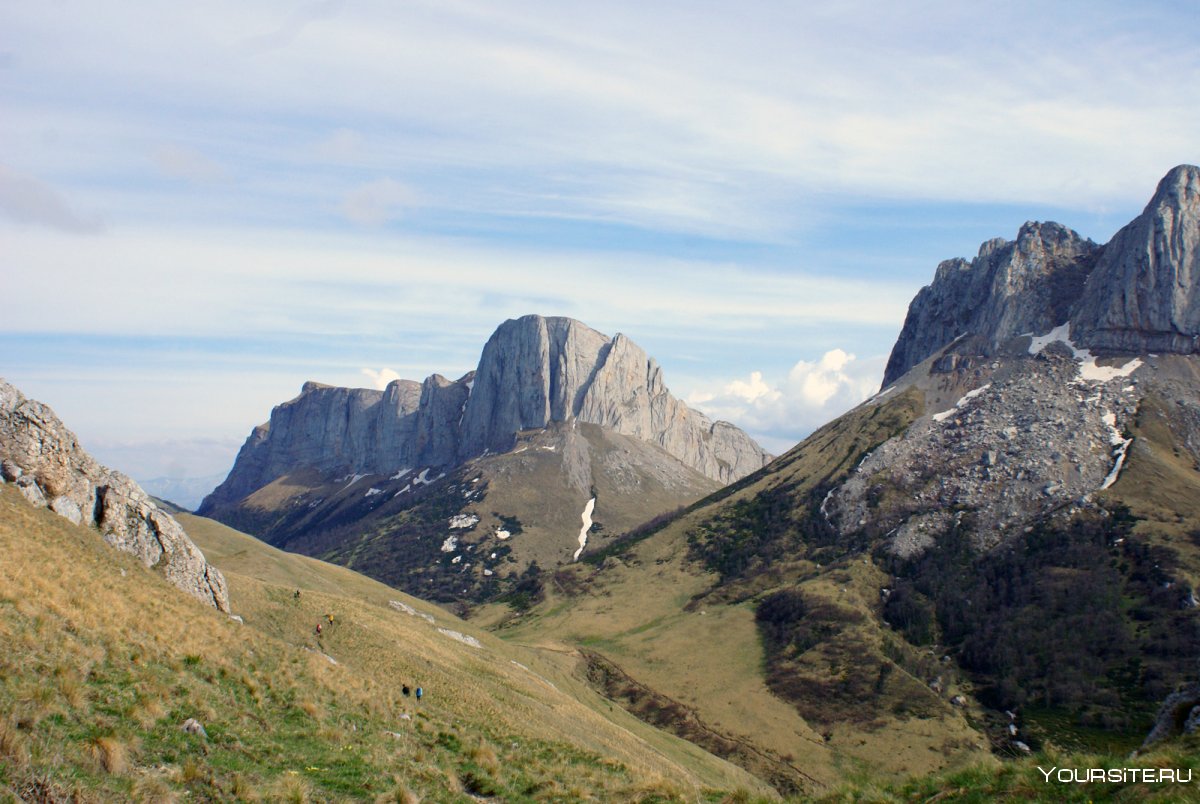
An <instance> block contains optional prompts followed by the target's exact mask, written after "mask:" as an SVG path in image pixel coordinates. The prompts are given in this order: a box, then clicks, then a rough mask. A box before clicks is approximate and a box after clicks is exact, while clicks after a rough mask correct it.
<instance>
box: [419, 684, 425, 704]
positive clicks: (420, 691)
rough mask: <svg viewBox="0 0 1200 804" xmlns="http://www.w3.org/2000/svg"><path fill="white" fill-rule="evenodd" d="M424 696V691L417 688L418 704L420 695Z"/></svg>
mask: <svg viewBox="0 0 1200 804" xmlns="http://www.w3.org/2000/svg"><path fill="white" fill-rule="evenodd" d="M424 694H425V691H424V690H422V689H421V688H420V687H417V701H418V702H420V700H421V696H422V695H424Z"/></svg>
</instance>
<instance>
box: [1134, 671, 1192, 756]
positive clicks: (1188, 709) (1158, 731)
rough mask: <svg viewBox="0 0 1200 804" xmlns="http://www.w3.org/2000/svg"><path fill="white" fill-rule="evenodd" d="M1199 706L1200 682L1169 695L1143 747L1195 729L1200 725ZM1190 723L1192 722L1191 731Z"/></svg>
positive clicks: (1160, 708)
mask: <svg viewBox="0 0 1200 804" xmlns="http://www.w3.org/2000/svg"><path fill="white" fill-rule="evenodd" d="M1198 708H1200V684H1195V685H1192V686H1191V687H1188V688H1186V689H1182V690H1179V691H1178V692H1173V693H1171V694H1170V695H1168V696H1167V699H1166V700H1165V701H1163V703H1162V706H1160V707H1159V709H1158V716H1157V717H1156V718H1155V720H1154V726H1153V728H1151V729H1150V733H1149V734H1147V735H1146V739H1145V741H1144V742H1143V743H1142V749H1145V748H1147V747H1149V746H1151V745H1153V744H1154V743H1157V742H1159V741H1160V740H1165V739H1167V738H1169V737H1178V736H1179V735H1180V734H1185V733H1191V731H1195V730H1196V728H1197V725H1198V723H1197V721H1200V716H1198V715H1197V711H1196V710H1197V709H1198ZM1189 724H1191V730H1190V731H1189V729H1188V725H1189ZM1139 750H1141V749H1139Z"/></svg>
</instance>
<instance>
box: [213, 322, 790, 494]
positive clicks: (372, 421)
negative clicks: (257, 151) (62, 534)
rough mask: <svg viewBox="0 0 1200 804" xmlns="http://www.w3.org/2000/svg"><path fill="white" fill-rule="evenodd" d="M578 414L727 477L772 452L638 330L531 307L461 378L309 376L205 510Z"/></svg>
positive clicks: (386, 468) (492, 442)
mask: <svg viewBox="0 0 1200 804" xmlns="http://www.w3.org/2000/svg"><path fill="white" fill-rule="evenodd" d="M573 420H578V421H579V422H583V423H588V424H597V425H600V426H601V427H606V428H608V429H610V430H612V431H614V432H616V433H619V434H621V435H626V436H633V437H634V438H638V439H641V440H643V441H648V442H650V443H653V444H655V445H657V446H658V447H660V448H661V449H663V450H665V451H666V452H667V453H668V454H670V455H671V456H673V457H675V458H677V459H678V460H680V461H681V462H683V463H684V464H685V465H687V466H689V467H691V468H692V469H695V470H696V471H699V472H700V473H701V474H703V475H705V476H707V477H709V478H711V479H713V480H718V481H720V482H723V483H728V482H732V481H734V480H737V479H739V478H741V477H743V476H745V475H747V474H749V473H750V472H753V471H755V470H757V469H760V468H761V467H762V466H763V465H764V464H765V463H766V462H767V460H769V458H770V456H769V455H767V453H766V452H764V451H763V450H762V448H761V447H759V446H758V445H757V444H755V443H754V441H753V440H752V439H751V438H750V437H749V436H748V435H746V434H745V433H744V432H742V431H741V430H739V429H738V428H736V427H733V426H732V425H730V426H722V427H718V426H717V425H716V424H714V423H713V422H711V421H710V420H709V419H708V418H707V417H706V416H704V415H703V414H701V413H698V412H697V411H693V410H691V409H690V408H688V407H687V406H686V405H685V404H684V403H683V402H681V401H679V400H678V399H675V397H673V396H671V394H670V392H669V391H668V390H667V387H666V385H665V384H664V382H663V379H662V370H661V368H660V367H659V365H658V363H657V362H656V361H655V360H654V359H653V358H651V357H649V356H648V355H647V354H646V352H645V351H644V350H643V349H642V348H641V347H640V346H638V345H637V344H636V343H634V342H633V341H632V340H630V339H629V338H628V337H626V336H624V335H617V336H616V337H614V338H610V337H609V336H607V335H605V334H603V333H601V332H597V331H596V330H594V329H592V328H591V327H589V326H587V325H586V324H584V323H582V322H580V321H576V320H575V319H573V318H567V317H564V316H541V315H525V316H522V317H520V318H516V319H509V320H507V321H505V322H504V323H502V324H501V325H500V326H499V327H497V328H496V330H495V332H494V333H492V336H491V337H490V338H489V339H488V341H487V344H486V345H485V346H484V347H483V353H482V355H481V356H480V359H479V365H478V368H477V369H476V370H475V371H473V372H468V373H467V374H465V375H463V376H462V377H461V378H459V379H458V380H453V381H451V380H448V379H446V378H445V377H443V376H442V375H440V374H434V375H431V376H430V377H428V378H426V380H425V381H424V382H423V383H415V382H413V381H411V380H396V381H393V382H392V383H390V384H389V385H388V387H387V389H386V391H384V392H380V391H375V390H369V389H348V388H336V387H333V386H328V385H323V384H321V383H314V382H307V383H305V384H304V388H303V391H302V392H301V394H300V396H298V397H296V398H295V399H292V400H290V401H289V402H285V403H283V404H281V405H279V406H277V407H276V408H275V409H274V410H273V411H272V412H271V419H270V422H269V423H268V424H266V425H260V426H259V427H258V428H255V431H254V432H253V433H252V434H251V436H250V438H249V439H247V441H246V443H245V445H243V447H242V450H241V452H240V453H239V454H238V458H237V461H236V462H235V464H234V467H233V470H232V471H231V472H230V474H229V477H228V478H226V480H225V482H224V483H222V484H221V486H220V487H218V488H217V490H216V491H214V492H213V494H212V495H210V497H209V498H208V500H206V501H205V503H204V505H203V506H201V510H202V511H205V512H208V511H211V510H213V507H214V506H220V505H225V504H233V503H236V502H238V501H240V500H242V499H244V498H245V497H246V496H248V495H249V494H251V493H253V492H254V491H255V490H256V489H259V488H262V487H263V486H265V485H267V484H268V483H270V482H272V481H273V480H275V479H277V478H279V477H282V476H284V475H286V474H288V473H290V472H294V471H297V470H299V469H302V468H303V469H316V470H317V471H319V472H334V473H345V472H351V473H360V472H365V473H391V472H395V471H397V470H401V469H411V468H415V467H418V466H428V467H435V466H436V467H450V466H455V465H458V464H461V463H463V462H465V461H467V460H470V459H472V458H475V457H478V456H480V455H483V454H485V453H493V454H495V453H502V452H507V451H508V450H509V449H511V448H512V447H513V446H514V444H515V441H516V437H517V434H518V433H520V432H522V431H526V430H534V429H541V428H545V427H548V426H549V425H551V424H552V423H555V422H569V421H573Z"/></svg>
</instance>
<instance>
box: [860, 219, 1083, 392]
mask: <svg viewBox="0 0 1200 804" xmlns="http://www.w3.org/2000/svg"><path fill="white" fill-rule="evenodd" d="M1098 250H1099V246H1097V245H1096V244H1095V243H1093V242H1092V241H1090V240H1085V239H1083V238H1082V237H1080V236H1079V235H1078V234H1076V233H1075V232H1073V231H1071V230H1070V229H1067V228H1066V227H1064V226H1060V225H1059V224H1057V223H1032V222H1030V223H1026V224H1025V225H1024V226H1022V227H1021V231H1020V232H1018V233H1017V239H1016V240H1015V241H1012V242H1010V241H1007V240H1004V239H1002V238H997V239H994V240H989V241H987V242H986V243H984V244H983V245H981V246H980V247H979V255H978V256H977V257H976V258H975V259H974V260H972V261H971V262H967V261H966V260H962V259H953V260H947V261H945V262H943V263H942V264H941V265H939V266H938V268H937V273H936V274H935V275H934V279H933V283H932V284H930V285H928V286H926V287H924V288H922V289H921V290H920V292H918V293H917V295H916V298H914V299H913V300H912V303H911V304H910V305H909V308H908V316H907V318H905V320H904V328H903V329H902V330H901V332H900V337H899V339H898V340H897V341H896V345H895V347H894V348H893V349H892V354H891V356H890V357H889V359H888V364H887V369H886V371H885V372H884V378H883V384H884V386H885V387H886V386H888V385H890V384H891V383H893V382H895V381H896V380H897V379H899V378H900V377H901V376H902V375H903V374H904V373H905V372H907V371H908V370H909V369H911V368H912V367H913V366H915V365H917V364H918V363H920V362H921V361H922V360H924V359H925V358H927V357H929V356H931V355H933V354H934V353H935V352H937V351H939V350H940V349H941V348H942V347H944V346H946V345H947V344H949V343H950V342H951V341H953V340H955V339H956V338H962V337H965V336H976V337H977V338H978V340H979V343H977V344H973V345H972V346H973V347H974V348H975V349H977V350H978V351H979V353H981V354H990V353H992V352H993V351H994V350H995V349H996V348H997V347H998V346H999V345H1000V344H1002V343H1003V342H1004V341H1006V340H1007V339H1009V338H1011V337H1013V336H1016V335H1022V334H1026V333H1030V332H1033V333H1038V334H1041V333H1044V332H1048V331H1050V330H1051V329H1053V328H1054V327H1055V326H1056V325H1058V324H1061V323H1062V322H1063V321H1065V320H1066V317H1067V314H1068V312H1069V309H1070V305H1071V303H1072V302H1073V301H1075V300H1076V299H1078V298H1079V294H1080V291H1081V289H1082V288H1083V285H1084V281H1085V280H1086V279H1087V276H1088V273H1089V271H1090V270H1091V266H1092V264H1093V263H1094V261H1095V257H1096V254H1097V252H1098Z"/></svg>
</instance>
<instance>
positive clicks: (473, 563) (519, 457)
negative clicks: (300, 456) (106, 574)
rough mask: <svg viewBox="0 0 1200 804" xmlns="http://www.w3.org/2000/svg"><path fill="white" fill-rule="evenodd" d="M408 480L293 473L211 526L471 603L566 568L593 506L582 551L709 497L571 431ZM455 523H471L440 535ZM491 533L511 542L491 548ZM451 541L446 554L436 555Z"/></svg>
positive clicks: (682, 476)
mask: <svg viewBox="0 0 1200 804" xmlns="http://www.w3.org/2000/svg"><path fill="white" fill-rule="evenodd" d="M430 474H431V476H432V477H437V476H438V475H437V473H434V472H431V473H430ZM416 476H417V473H415V472H410V473H408V474H406V475H404V476H403V477H401V478H397V479H392V478H391V477H385V476H366V477H362V478H360V479H359V480H358V481H357V482H354V483H349V484H348V483H346V482H345V480H346V479H345V478H340V479H339V480H338V481H337V482H329V479H328V478H325V479H322V478H321V477H319V476H317V475H316V474H315V473H313V472H311V471H308V472H305V471H301V472H297V473H294V474H292V475H288V476H285V477H282V478H279V479H277V480H275V481H274V482H272V483H270V484H269V485H267V486H265V487H264V488H262V489H259V490H258V491H256V492H255V493H254V494H252V495H250V497H248V498H247V500H246V501H244V503H243V504H242V505H240V506H234V507H231V508H229V509H227V510H225V511H224V512H222V513H221V514H220V516H221V518H222V519H223V520H225V521H228V522H230V523H231V524H233V525H234V526H235V527H244V528H245V529H247V530H249V531H250V532H253V533H256V534H259V535H261V536H263V537H264V538H265V539H266V540H268V541H271V542H272V543H275V544H280V545H282V546H285V547H286V548H287V549H289V550H293V551H296V552H300V553H304V554H306V555H312V556H318V557H320V558H323V559H326V560H328V561H332V562H334V563H337V564H341V565H343V566H348V567H351V568H353V569H355V570H357V571H359V572H362V573H364V574H367V575H370V576H372V577H374V578H377V579H379V580H382V581H384V582H386V583H388V584H390V585H392V586H395V587H397V588H401V589H404V590H406V591H408V592H410V593H412V594H415V595H418V596H420V597H422V598H424V599H428V600H437V601H440V602H452V601H468V602H471V601H480V600H487V599H491V598H494V597H496V596H498V595H501V594H503V593H504V592H506V591H508V589H509V588H510V587H511V585H512V583H513V582H515V581H514V579H515V577H516V576H518V575H520V574H521V573H522V572H523V571H524V570H525V569H526V568H527V567H528V566H529V565H530V563H531V562H537V563H538V565H539V567H541V568H543V569H552V568H554V567H555V566H557V565H559V564H564V563H569V562H570V561H571V559H572V556H573V554H574V552H575V550H576V549H577V548H578V535H579V528H580V525H581V518H580V514H581V512H582V511H583V508H584V505H585V504H586V502H587V500H588V499H589V498H590V497H591V496H593V495H595V497H596V504H595V509H594V511H593V513H592V519H593V526H592V530H591V533H590V535H589V549H591V548H595V547H598V546H603V545H604V544H605V543H606V542H607V541H608V540H609V539H611V537H612V536H613V535H615V534H619V533H621V532H623V531H625V530H628V529H630V528H633V527H634V526H636V525H638V524H640V523H642V522H644V521H646V520H647V519H650V518H652V517H655V516H657V515H659V514H661V513H663V512H666V511H673V510H675V509H677V508H678V507H680V506H682V505H685V504H688V503H691V502H694V501H695V500H697V499H699V498H700V497H702V496H704V495H705V494H708V493H711V492H712V491H714V490H715V489H716V488H717V487H718V486H719V484H718V483H717V482H716V481H713V480H710V479H708V478H706V477H704V476H702V475H700V474H699V473H698V472H696V471H695V470H693V469H690V468H689V467H687V466H685V465H683V464H682V463H681V462H680V461H678V460H677V459H676V458H674V457H672V456H670V455H668V454H667V453H666V452H664V451H663V450H661V449H659V448H658V447H656V446H654V445H652V444H648V443H646V442H643V441H640V440H638V439H635V438H631V437H627V436H622V435H619V434H616V433H611V432H608V431H605V430H604V429H603V428H600V427H598V426H596V425H590V424H577V423H572V424H569V425H568V424H556V425H554V426H552V427H550V428H547V429H546V430H544V431H530V432H528V433H524V434H521V436H520V438H519V440H518V445H517V447H516V448H515V449H514V450H513V451H511V452H508V453H505V454H502V455H489V456H485V457H481V458H477V459H474V460H472V461H470V462H468V463H467V464H465V465H464V466H462V467H459V468H457V469H454V470H451V471H450V472H448V473H447V475H446V476H445V477H444V478H442V479H441V480H438V481H436V482H435V483H434V484H433V485H432V486H427V485H419V486H414V485H413V480H414V477H416ZM369 489H374V490H376V491H378V492H380V493H377V494H370V495H368V494H367V492H368V490H369ZM405 489H408V490H407V491H405ZM457 514H469V515H473V516H475V517H477V518H478V521H477V522H476V524H475V525H474V526H472V527H470V528H467V529H456V530H451V529H450V528H449V527H448V524H449V520H450V518H451V517H453V516H455V515H457ZM513 523H519V528H518V527H516V526H514V524H513ZM501 529H506V530H510V531H512V532H513V536H512V538H508V539H500V538H498V537H497V536H496V532H497V531H499V530H501ZM451 535H454V536H456V537H457V539H458V542H459V544H458V547H457V548H456V549H452V550H450V551H448V552H443V551H442V550H441V546H442V544H443V540H444V539H446V537H447V536H451ZM280 539H286V541H280ZM456 559H457V561H456Z"/></svg>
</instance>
